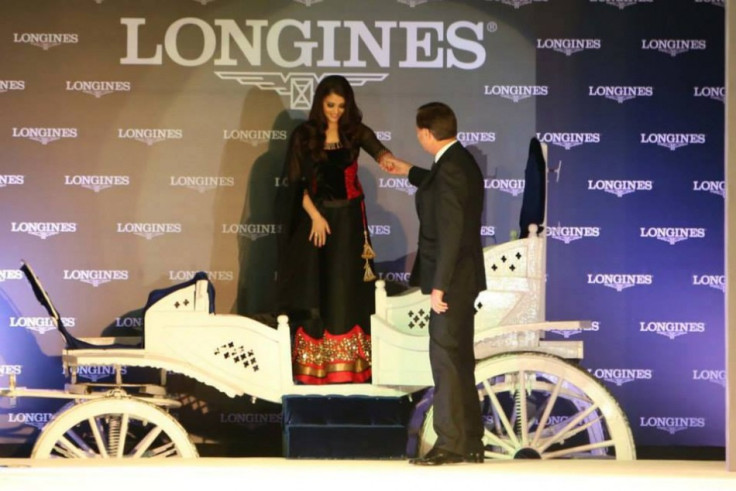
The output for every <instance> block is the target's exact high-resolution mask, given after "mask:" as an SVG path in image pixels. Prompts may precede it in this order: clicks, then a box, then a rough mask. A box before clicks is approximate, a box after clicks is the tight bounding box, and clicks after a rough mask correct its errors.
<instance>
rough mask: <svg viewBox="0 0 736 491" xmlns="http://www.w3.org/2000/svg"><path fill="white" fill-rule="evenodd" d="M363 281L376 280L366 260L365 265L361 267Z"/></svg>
mask: <svg viewBox="0 0 736 491" xmlns="http://www.w3.org/2000/svg"><path fill="white" fill-rule="evenodd" d="M363 271H364V272H363V281H364V282H368V281H373V280H375V279H376V275H375V274H373V270H372V269H371V265H370V264H368V260H367V259H366V260H365V265H364V266H363Z"/></svg>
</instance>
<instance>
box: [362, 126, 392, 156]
mask: <svg viewBox="0 0 736 491" xmlns="http://www.w3.org/2000/svg"><path fill="white" fill-rule="evenodd" d="M358 142H359V143H360V147H361V148H362V149H363V150H365V151H366V152H368V154H369V155H370V156H371V157H373V160H375V161H376V162H378V160H379V159H380V158H381V157H382V156H383V154H385V153H391V150H389V149H388V148H386V147H385V146H384V145H383V143H381V142H380V141H379V140H378V137H377V136H376V134H375V132H374V131H373V130H372V129H370V128H369V127H367V126H366V125H364V124H361V125H360V129H359V132H358Z"/></svg>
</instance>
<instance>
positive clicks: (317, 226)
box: [309, 213, 331, 247]
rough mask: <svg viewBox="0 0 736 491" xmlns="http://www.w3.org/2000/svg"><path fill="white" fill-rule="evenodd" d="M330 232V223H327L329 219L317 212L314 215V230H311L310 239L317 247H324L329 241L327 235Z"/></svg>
mask: <svg viewBox="0 0 736 491" xmlns="http://www.w3.org/2000/svg"><path fill="white" fill-rule="evenodd" d="M330 233H331V232H330V224H329V223H327V220H325V218H324V217H323V216H322V215H320V214H319V213H316V214H315V216H313V217H312V230H311V231H310V232H309V241H310V242H312V243H313V244H314V246H315V247H322V246H323V245H325V244H326V243H327V236H328V235H329V234H330Z"/></svg>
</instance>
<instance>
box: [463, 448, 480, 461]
mask: <svg viewBox="0 0 736 491" xmlns="http://www.w3.org/2000/svg"><path fill="white" fill-rule="evenodd" d="M484 460H485V452H484V451H480V452H468V453H466V454H465V455H464V456H463V462H470V463H472V464H482V463H483V461H484Z"/></svg>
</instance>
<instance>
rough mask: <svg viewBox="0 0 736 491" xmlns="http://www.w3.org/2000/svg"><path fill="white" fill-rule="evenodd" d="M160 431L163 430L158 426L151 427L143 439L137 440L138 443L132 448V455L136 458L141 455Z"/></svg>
mask: <svg viewBox="0 0 736 491" xmlns="http://www.w3.org/2000/svg"><path fill="white" fill-rule="evenodd" d="M162 431H163V430H162V429H161V428H160V427H158V426H156V427H155V428H153V429H151V431H149V432H148V434H147V435H146V436H145V437H143V439H142V440H141V441H140V442H138V445H136V446H135V448H134V449H133V457H134V458H138V457H140V456H141V455H143V453H144V452H145V451H146V450H148V447H150V446H151V445H152V444H153V442H154V441H155V440H156V438H158V436H159V435H160V434H161V432H162Z"/></svg>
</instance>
